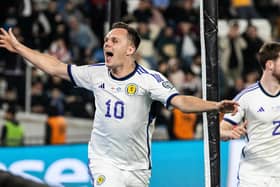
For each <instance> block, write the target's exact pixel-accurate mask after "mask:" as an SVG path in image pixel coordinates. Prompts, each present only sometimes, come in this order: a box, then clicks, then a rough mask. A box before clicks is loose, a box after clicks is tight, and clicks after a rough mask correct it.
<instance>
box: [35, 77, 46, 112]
mask: <svg viewBox="0 0 280 187" xmlns="http://www.w3.org/2000/svg"><path fill="white" fill-rule="evenodd" d="M46 106H48V96H47V94H46V93H45V92H44V85H43V82H42V81H40V80H37V81H35V82H33V83H32V88H31V112H34V113H45V112H46Z"/></svg>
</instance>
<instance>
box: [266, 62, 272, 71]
mask: <svg viewBox="0 0 280 187" xmlns="http://www.w3.org/2000/svg"><path fill="white" fill-rule="evenodd" d="M265 66H266V69H268V70H272V69H273V66H274V62H273V60H268V61H267V62H266V64H265Z"/></svg>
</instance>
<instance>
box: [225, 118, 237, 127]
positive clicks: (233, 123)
mask: <svg viewBox="0 0 280 187" xmlns="http://www.w3.org/2000/svg"><path fill="white" fill-rule="evenodd" d="M224 120H225V121H227V122H229V123H230V124H232V125H238V123H236V122H235V121H232V120H231V119H228V118H224Z"/></svg>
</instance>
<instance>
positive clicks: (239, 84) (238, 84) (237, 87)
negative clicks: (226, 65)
mask: <svg viewBox="0 0 280 187" xmlns="http://www.w3.org/2000/svg"><path fill="white" fill-rule="evenodd" d="M244 88H245V82H244V80H243V78H241V77H240V78H237V79H236V80H235V82H234V86H231V87H229V88H228V90H227V93H225V97H224V99H233V98H234V97H235V96H236V95H237V94H238V93H239V92H241V91H242V90H243V89H244Z"/></svg>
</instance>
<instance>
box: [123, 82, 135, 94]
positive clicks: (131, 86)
mask: <svg viewBox="0 0 280 187" xmlns="http://www.w3.org/2000/svg"><path fill="white" fill-rule="evenodd" d="M125 90H126V94H127V95H135V94H136V93H137V91H138V86H137V85H136V84H133V83H130V84H128V85H127V86H126V89H125Z"/></svg>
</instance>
